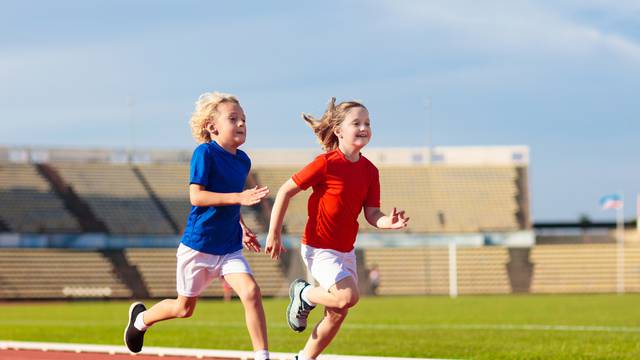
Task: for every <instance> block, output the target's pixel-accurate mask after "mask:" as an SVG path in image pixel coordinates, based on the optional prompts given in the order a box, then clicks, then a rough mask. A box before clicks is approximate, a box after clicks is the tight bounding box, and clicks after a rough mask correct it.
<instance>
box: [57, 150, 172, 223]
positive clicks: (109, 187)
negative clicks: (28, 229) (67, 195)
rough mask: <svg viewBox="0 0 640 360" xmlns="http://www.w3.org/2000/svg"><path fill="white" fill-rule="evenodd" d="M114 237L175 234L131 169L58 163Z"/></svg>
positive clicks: (61, 171)
mask: <svg viewBox="0 0 640 360" xmlns="http://www.w3.org/2000/svg"><path fill="white" fill-rule="evenodd" d="M53 166H54V167H55V168H56V169H58V171H59V172H60V174H61V176H62V177H63V179H65V181H67V182H68V183H69V184H70V185H71V186H72V187H73V189H74V190H75V191H76V193H78V195H79V196H80V197H82V199H83V200H85V201H86V202H87V203H88V204H89V206H91V208H92V210H93V212H94V213H95V214H96V216H97V217H98V218H99V219H101V220H102V221H103V222H104V223H105V224H106V225H107V227H108V229H109V231H110V232H111V233H112V234H173V233H175V232H174V231H173V229H172V228H171V227H170V225H169V223H168V222H167V220H166V219H165V218H164V217H163V215H162V214H161V213H160V211H159V209H158V207H157V206H156V205H155V204H154V203H153V201H152V200H151V198H150V197H149V194H148V192H147V190H146V189H145V188H144V186H143V185H142V183H141V182H140V180H139V179H138V178H137V177H136V175H135V173H134V172H133V170H132V169H131V167H130V166H129V165H124V164H122V165H121V164H103V163H55V164H53Z"/></svg>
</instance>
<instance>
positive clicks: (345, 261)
mask: <svg viewBox="0 0 640 360" xmlns="http://www.w3.org/2000/svg"><path fill="white" fill-rule="evenodd" d="M300 252H301V253H302V260H303V261H304V264H305V265H306V266H307V269H308V270H309V271H310V272H311V275H312V276H313V278H314V279H316V280H317V281H318V283H319V284H320V286H321V287H322V288H324V289H325V290H327V291H329V288H331V287H332V286H333V285H335V284H336V283H337V282H338V281H340V280H342V279H344V278H346V277H347V276H351V277H353V280H355V282H356V284H357V283H358V271H357V268H358V266H357V265H356V253H355V250H351V251H349V252H341V251H337V250H332V249H318V248H314V247H313V246H309V245H305V244H301V247H300Z"/></svg>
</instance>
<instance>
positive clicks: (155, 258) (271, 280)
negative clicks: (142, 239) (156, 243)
mask: <svg viewBox="0 0 640 360" xmlns="http://www.w3.org/2000/svg"><path fill="white" fill-rule="evenodd" d="M244 255H245V257H246V258H247V261H248V262H249V266H250V267H251V270H252V271H253V273H254V277H255V279H256V281H257V283H258V285H259V286H260V289H261V291H262V295H264V296H283V295H286V293H287V287H288V284H287V280H286V278H285V276H284V274H283V272H282V270H281V269H280V267H279V265H278V263H277V262H275V261H273V260H271V258H269V257H268V256H266V255H264V254H262V253H253V252H249V251H245V253H244ZM126 256H127V259H128V261H129V263H130V264H132V265H135V266H136V267H137V268H138V271H139V272H140V273H141V274H142V278H143V279H144V281H145V283H146V285H147V289H148V290H149V294H150V296H151V297H155V298H163V297H175V296H176V249H127V251H126ZM217 281H218V280H216V282H217ZM222 295H223V291H222V286H221V285H220V284H219V283H218V284H216V283H213V284H212V285H211V286H209V287H208V288H207V289H206V290H205V292H204V293H203V294H202V296H203V297H220V296H222Z"/></svg>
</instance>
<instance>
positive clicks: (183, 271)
mask: <svg viewBox="0 0 640 360" xmlns="http://www.w3.org/2000/svg"><path fill="white" fill-rule="evenodd" d="M176 257H177V258H178V265H177V268H176V290H177V291H178V295H182V296H187V297H195V296H199V295H200V294H201V293H202V292H203V291H204V289H205V288H206V287H207V286H208V285H209V284H211V282H212V281H213V280H214V279H217V278H219V277H221V276H225V275H227V274H234V273H247V274H251V268H249V263H247V260H246V259H245V258H244V256H243V255H242V249H240V250H238V251H236V252H233V253H231V254H226V255H211V254H206V253H203V252H200V251H196V250H193V249H192V248H190V247H188V246H186V245H184V244H182V243H181V244H180V246H178V252H177V254H176Z"/></svg>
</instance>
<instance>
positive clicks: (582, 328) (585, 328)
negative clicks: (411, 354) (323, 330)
mask: <svg viewBox="0 0 640 360" xmlns="http://www.w3.org/2000/svg"><path fill="white" fill-rule="evenodd" d="M121 323H122V321H117V322H115V321H101V322H100V323H95V322H91V321H58V320H31V319H30V320H1V319H0V325H12V326H21V325H30V326H47V325H48V326H75V327H85V326H93V327H95V326H101V327H108V326H113V325H120V324H121ZM184 324H185V325H188V326H198V327H217V328H245V327H246V326H247V325H246V324H245V323H244V322H235V321H225V322H216V321H207V320H188V321H185V322H184ZM268 327H270V328H288V326H287V325H286V324H268ZM342 328H343V329H365V330H367V329H376V330H405V331H424V330H530V331H578V332H609V333H640V327H638V326H599V325H547V324H365V323H345V324H344V325H343V326H342Z"/></svg>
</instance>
